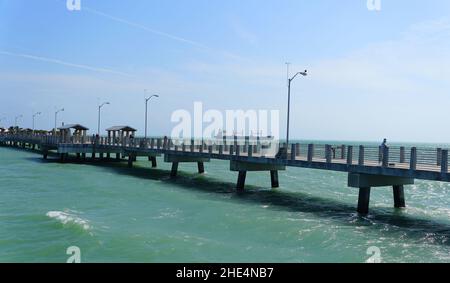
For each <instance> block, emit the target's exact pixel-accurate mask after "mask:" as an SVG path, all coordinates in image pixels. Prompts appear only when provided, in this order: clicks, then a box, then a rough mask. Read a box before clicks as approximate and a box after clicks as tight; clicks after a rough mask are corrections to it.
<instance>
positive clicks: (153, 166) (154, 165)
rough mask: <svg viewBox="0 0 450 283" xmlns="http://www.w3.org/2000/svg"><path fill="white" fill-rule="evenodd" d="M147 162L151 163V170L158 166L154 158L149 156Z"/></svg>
mask: <svg viewBox="0 0 450 283" xmlns="http://www.w3.org/2000/svg"><path fill="white" fill-rule="evenodd" d="M148 161H150V162H151V163H152V168H156V167H158V164H157V163H156V156H149V157H148Z"/></svg>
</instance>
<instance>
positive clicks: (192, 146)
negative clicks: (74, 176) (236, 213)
mask: <svg viewBox="0 0 450 283" xmlns="http://www.w3.org/2000/svg"><path fill="white" fill-rule="evenodd" d="M70 130H73V131H74V133H73V134H72V133H71V131H70ZM59 131H60V134H59V135H42V134H32V133H3V134H0V146H6V147H19V148H32V149H35V150H39V151H40V152H41V153H42V156H43V158H44V159H47V158H48V157H49V152H53V153H56V154H57V156H58V158H59V160H60V161H61V162H66V161H67V160H68V158H69V156H70V157H71V158H76V159H77V160H78V161H79V162H83V161H88V160H89V159H94V160H100V161H102V160H103V161H108V160H111V159H114V160H118V161H125V162H128V166H129V167H132V166H133V162H135V161H136V160H137V158H140V157H144V158H148V160H149V162H151V164H152V167H153V168H155V167H157V157H161V156H163V157H164V162H167V163H171V164H172V170H171V176H172V177H173V178H176V176H177V172H178V169H179V165H182V164H183V163H188V162H189V163H197V165H198V173H200V174H202V173H204V172H205V163H207V162H210V161H211V160H212V159H218V160H226V161H229V162H230V170H231V171H234V172H236V173H237V183H236V188H237V190H238V191H242V190H244V187H245V179H246V176H247V173H248V172H262V171H264V172H267V173H270V174H269V175H270V181H271V186H272V187H273V188H277V187H279V181H280V180H279V176H278V172H279V171H283V170H286V168H287V167H299V168H309V169H317V170H329V171H338V172H346V173H348V184H347V185H348V186H349V187H352V188H356V189H358V190H359V197H358V205H357V211H358V212H359V213H360V214H368V212H369V202H370V192H371V189H372V188H376V187H392V192H393V204H394V206H395V207H396V208H403V207H405V205H406V203H405V191H404V190H405V186H406V185H412V184H414V181H415V180H429V181H442V182H450V174H449V168H448V150H447V149H442V148H436V149H430V148H417V147H409V148H408V147H386V148H379V147H368V146H362V145H361V146H354V145H343V144H341V145H326V144H300V143H295V144H289V145H288V146H287V145H285V144H276V145H275V150H267V147H268V145H270V146H274V145H273V141H270V140H268V139H262V138H254V139H250V138H248V137H247V138H242V139H241V138H238V137H234V138H231V139H223V140H222V139H216V140H214V139H212V140H193V139H191V140H173V139H170V138H167V137H166V138H147V139H144V138H134V137H133V136H130V133H134V132H135V131H136V130H135V129H133V128H131V127H128V126H118V127H112V128H109V129H108V130H107V131H108V136H104V137H98V136H92V137H90V136H87V135H86V131H87V128H85V127H83V126H81V125H68V126H65V127H63V128H60V129H59ZM271 143H272V144H271ZM280 153H281V154H280ZM269 175H268V176H269Z"/></svg>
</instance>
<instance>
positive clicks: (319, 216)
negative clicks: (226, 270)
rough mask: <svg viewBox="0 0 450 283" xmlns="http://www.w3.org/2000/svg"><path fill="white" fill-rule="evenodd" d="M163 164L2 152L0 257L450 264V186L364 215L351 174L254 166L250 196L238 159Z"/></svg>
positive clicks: (379, 202) (385, 197) (382, 202)
mask: <svg viewBox="0 0 450 283" xmlns="http://www.w3.org/2000/svg"><path fill="white" fill-rule="evenodd" d="M196 169H197V168H196V165H195V164H180V167H179V170H180V171H181V172H180V174H179V177H178V178H177V179H171V178H170V176H169V174H170V171H169V170H170V165H169V164H165V163H163V161H162V160H161V159H158V169H151V168H150V162H148V161H147V160H145V159H139V160H138V162H137V163H135V166H134V168H132V169H129V168H127V165H126V162H122V163H109V164H104V163H90V164H76V163H66V164H60V163H58V162H56V161H52V160H48V161H44V160H42V158H41V155H39V154H36V153H34V152H31V151H21V150H16V149H11V148H0V262H66V260H67V259H68V258H69V255H67V254H66V251H67V248H69V247H71V246H76V247H79V248H80V250H81V261H82V262H294V263H295V262H367V261H370V257H371V254H368V249H369V248H371V247H376V249H378V250H379V251H380V256H381V261H382V262H450V241H449V240H450V185H449V184H445V183H439V182H427V181H417V182H416V184H415V185H412V186H407V187H406V188H405V194H406V202H407V206H408V207H407V208H406V209H402V210H396V209H394V208H393V197H392V189H391V188H375V189H373V192H372V196H371V213H370V215H368V216H367V217H360V216H358V215H357V214H356V213H355V207H356V203H357V194H358V191H357V190H356V189H352V188H348V187H347V186H346V183H347V175H346V174H345V173H337V172H328V171H316V170H310V169H300V168H288V170H287V171H285V172H280V176H279V177H280V186H281V187H280V188H279V189H276V190H273V189H270V176H269V173H264V172H261V173H259V172H249V173H248V175H247V188H246V192H245V193H243V194H238V193H236V192H235V190H234V187H235V182H236V179H237V173H235V172H230V171H229V163H228V162H225V161H217V160H214V161H212V162H211V163H206V164H205V169H206V171H207V172H206V174H205V175H198V174H196Z"/></svg>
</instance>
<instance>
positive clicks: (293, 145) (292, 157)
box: [291, 144, 297, 161]
mask: <svg viewBox="0 0 450 283" xmlns="http://www.w3.org/2000/svg"><path fill="white" fill-rule="evenodd" d="M296 149H297V147H296V145H295V144H292V145H291V160H293V161H295V157H296V156H297V153H296Z"/></svg>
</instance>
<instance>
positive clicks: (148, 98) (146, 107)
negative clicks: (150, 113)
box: [144, 90, 159, 139]
mask: <svg viewBox="0 0 450 283" xmlns="http://www.w3.org/2000/svg"><path fill="white" fill-rule="evenodd" d="M144 92H145V93H147V90H144ZM153 97H155V98H157V97H159V95H157V94H154V95H152V96H150V97H147V98H145V139H147V110H148V101H149V100H150V99H152V98H153Z"/></svg>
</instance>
